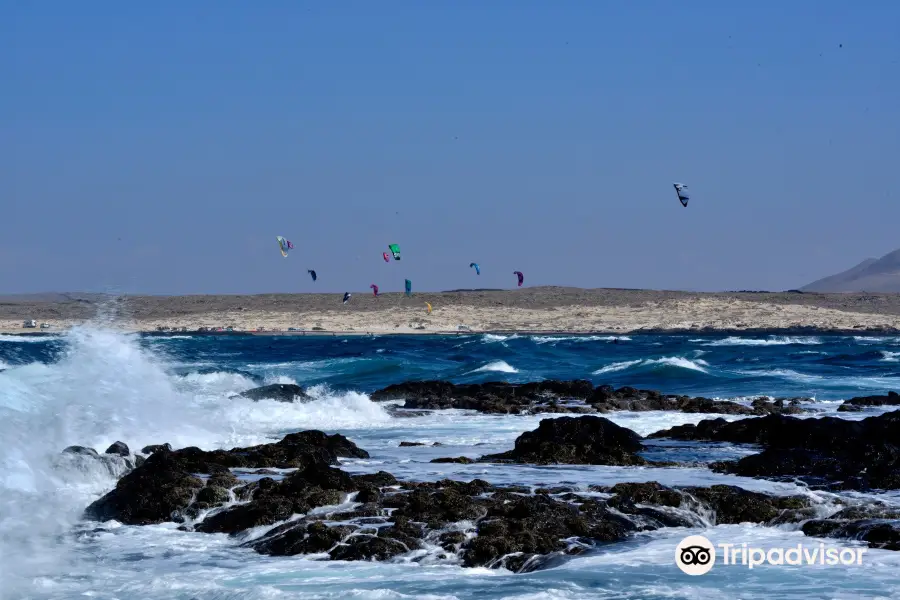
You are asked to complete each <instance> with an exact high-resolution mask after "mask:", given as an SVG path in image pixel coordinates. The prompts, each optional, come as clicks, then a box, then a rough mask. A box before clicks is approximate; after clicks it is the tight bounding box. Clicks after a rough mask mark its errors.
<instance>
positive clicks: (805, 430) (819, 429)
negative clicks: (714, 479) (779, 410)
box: [649, 413, 900, 490]
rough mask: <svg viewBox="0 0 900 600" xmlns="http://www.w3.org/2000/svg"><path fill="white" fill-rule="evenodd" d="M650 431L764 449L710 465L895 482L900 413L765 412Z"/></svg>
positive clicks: (809, 478) (855, 484) (833, 485)
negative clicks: (847, 416)
mask: <svg viewBox="0 0 900 600" xmlns="http://www.w3.org/2000/svg"><path fill="white" fill-rule="evenodd" d="M649 437H654V438H658V437H668V438H673V439H682V440H693V441H698V440H709V441H716V442H733V443H743V444H759V445H761V446H763V447H764V450H763V451H762V452H760V453H759V454H753V455H751V456H746V457H744V458H742V459H740V460H738V461H726V462H718V463H712V464H711V465H710V468H711V469H713V470H714V471H718V472H723V473H734V474H737V475H743V476H746V477H764V478H773V479H780V478H785V477H787V478H799V479H801V480H803V481H806V482H807V483H809V484H810V485H812V486H815V487H827V488H829V489H856V490H860V489H869V488H880V489H898V488H900V447H898V446H897V440H898V439H900V413H885V414H883V415H879V416H874V417H868V418H866V419H863V420H861V421H846V420H844V419H839V418H835V417H822V418H818V419H797V418H795V417H788V416H782V415H770V416H766V417H761V418H758V419H742V420H740V421H735V422H732V423H726V422H725V421H724V420H723V419H715V420H711V421H701V422H700V423H698V424H697V425H696V426H694V425H682V426H679V427H673V428H672V429H669V430H664V431H658V432H656V433H654V434H651V436H649Z"/></svg>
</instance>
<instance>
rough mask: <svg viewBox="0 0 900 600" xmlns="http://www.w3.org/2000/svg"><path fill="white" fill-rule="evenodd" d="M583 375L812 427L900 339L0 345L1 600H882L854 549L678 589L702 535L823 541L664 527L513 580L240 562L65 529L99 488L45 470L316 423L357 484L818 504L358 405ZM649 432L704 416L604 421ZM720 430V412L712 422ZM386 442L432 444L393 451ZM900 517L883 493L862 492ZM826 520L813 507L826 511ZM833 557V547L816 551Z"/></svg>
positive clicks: (889, 593) (725, 454)
mask: <svg viewBox="0 0 900 600" xmlns="http://www.w3.org/2000/svg"><path fill="white" fill-rule="evenodd" d="M546 378H562V379H569V378H586V379H590V380H592V381H593V382H595V383H598V384H599V383H609V384H611V385H614V386H621V385H632V386H636V387H646V388H654V389H660V390H663V391H665V392H669V393H685V394H691V395H704V396H708V397H718V398H723V399H724V398H730V399H737V400H739V401H741V402H747V401H749V399H750V398H752V397H755V396H758V395H769V396H803V397H808V398H812V399H814V400H815V402H812V403H810V404H809V406H811V407H812V408H815V409H816V410H817V411H820V414H835V415H840V416H842V417H844V418H853V419H858V418H862V417H864V416H867V415H868V414H876V413H877V412H878V410H873V411H868V412H867V413H863V414H860V413H836V412H835V410H836V408H837V405H838V404H839V401H840V400H841V399H844V398H848V397H851V396H853V395H864V394H870V393H878V392H884V391H886V390H892V389H896V390H900V385H898V384H900V338H893V337H880V338H875V337H871V338H870V337H783V336H754V337H733V336H638V335H632V336H629V337H621V338H619V339H618V342H616V341H615V339H614V338H612V337H606V336H593V337H565V336H496V335H466V336H448V337H435V336H409V337H401V336H396V337H392V336H372V337H346V338H341V337H326V336H322V337H254V336H240V337H191V336H189V335H188V336H178V337H172V338H140V337H138V336H125V335H121V334H115V333H112V332H109V331H104V330H101V329H92V328H84V329H78V330H76V331H74V332H72V333H70V334H68V335H66V336H64V337H61V338H28V339H22V338H19V337H15V336H0V598H2V599H3V600H5V599H6V598H74V597H82V596H84V595H87V596H90V597H93V598H123V599H126V598H127V599H130V598H154V599H155V598H185V599H188V598H223V599H225V598H228V599H231V598H282V597H288V598H294V597H297V598H379V599H394V598H517V599H537V598H564V599H575V598H690V599H694V598H698V597H707V596H710V595H715V596H716V597H719V596H723V595H724V596H727V597H741V598H860V597H863V598H866V597H879V598H897V597H900V575H898V573H900V570H898V567H900V553H895V552H888V551H878V550H869V551H868V552H867V554H866V556H865V562H864V565H863V566H861V567H855V568H848V567H840V566H837V567H834V566H817V567H790V566H782V567H772V566H770V567H766V568H757V569H754V570H752V571H750V570H747V569H746V568H738V567H723V568H718V567H717V568H715V569H713V571H712V572H711V573H709V574H708V575H705V576H702V577H689V576H687V575H684V574H682V573H681V571H679V570H678V569H677V568H676V567H675V565H674V561H673V555H674V548H675V545H676V544H677V543H678V541H680V540H681V539H682V538H683V537H685V536H686V535H690V534H693V533H702V534H704V535H706V536H707V537H708V538H709V539H711V540H712V541H713V542H714V543H721V542H728V541H736V542H738V543H740V542H750V543H753V544H756V545H760V546H763V547H773V546H790V545H796V544H797V542H798V541H799V542H804V543H809V544H812V543H818V542H819V541H820V540H818V539H814V538H805V537H804V536H803V534H802V533H800V532H798V531H797V528H796V526H789V527H784V528H765V527H757V526H753V527H751V526H737V525H729V526H716V527H711V528H698V529H665V530H662V531H658V532H651V533H645V534H641V535H638V536H636V537H635V538H634V539H633V540H631V541H629V542H627V543H623V544H616V545H612V546H608V547H605V548H604V549H602V550H598V551H595V552H592V553H589V554H586V555H582V556H579V557H576V558H573V559H571V560H569V561H567V562H564V563H563V564H561V565H559V566H556V567H554V568H551V569H548V570H545V571H539V572H535V573H529V574H519V575H517V574H512V573H509V572H507V571H503V570H488V569H464V568H462V567H460V566H458V565H456V564H452V563H449V562H446V561H444V562H441V561H437V560H433V559H430V558H428V557H426V558H425V559H423V560H418V561H416V560H413V559H412V557H406V558H404V559H400V560H396V561H394V562H391V563H387V564H385V563H339V562H320V561H314V560H309V559H305V558H303V557H289V558H273V557H264V556H260V555H257V554H256V553H254V552H253V551H251V550H246V549H240V548H237V547H236V546H237V544H236V542H235V541H234V540H232V539H230V538H228V537H227V536H225V535H209V534H202V533H185V532H179V531H176V530H175V527H174V525H159V526H149V527H129V526H120V527H107V528H105V529H104V530H103V531H100V532H94V533H91V532H90V528H87V529H85V527H84V525H83V524H79V522H78V518H79V514H80V512H81V510H82V509H83V508H84V506H86V504H87V503H89V502H90V501H91V500H93V499H94V498H96V497H98V496H99V495H101V494H103V493H105V492H106V491H108V490H109V489H111V487H112V486H113V485H114V481H115V480H114V477H113V474H111V473H110V472H108V470H105V469H101V468H98V467H97V465H95V464H94V463H91V462H83V463H72V464H66V465H62V466H56V467H54V466H53V465H54V464H55V463H58V453H59V451H60V450H61V449H62V448H64V447H65V446H67V445H70V444H84V445H90V446H93V447H95V448H97V449H98V450H100V451H102V450H103V449H104V448H105V447H106V446H107V445H109V444H110V443H112V442H113V441H115V440H122V441H124V442H126V443H128V444H129V446H131V447H132V448H133V449H139V448H141V447H142V446H143V445H145V444H150V443H161V442H164V441H168V442H171V443H172V444H173V445H174V446H176V447H179V446H186V445H197V446H200V447H203V448H214V447H233V446H240V445H247V444H253V443H263V442H269V441H273V440H277V439H280V437H281V436H283V435H284V434H285V433H287V432H291V431H297V430H302V429H310V428H316V429H321V430H324V431H326V432H328V433H332V432H340V433H343V434H344V435H346V436H347V437H349V438H350V439H351V440H353V441H354V442H356V443H357V444H358V445H359V446H360V447H362V448H364V449H366V450H368V451H369V453H370V454H371V458H369V459H366V460H347V461H345V463H344V468H345V469H347V470H350V471H353V472H365V471H374V470H379V469H384V470H387V471H390V472H392V473H394V474H395V475H396V476H397V477H399V478H410V479H418V480H424V479H432V480H433V479H440V478H443V477H453V478H462V479H470V478H474V477H480V478H482V479H486V480H488V481H490V482H492V483H498V484H502V483H516V484H525V485H559V484H564V483H569V484H571V485H576V486H581V487H585V486H587V485H588V484H593V483H598V484H612V483H616V482H619V481H648V480H657V481H660V482H662V483H666V484H677V485H681V484H694V485H709V484H712V483H731V484H736V485H740V486H742V487H745V488H747V489H753V490H760V491H769V492H774V493H797V492H802V493H810V494H812V495H813V497H815V498H816V499H817V500H821V501H822V502H823V506H825V505H827V502H828V500H829V495H828V494H824V493H819V492H817V493H812V492H806V491H805V490H804V489H803V488H799V487H797V486H796V485H794V484H789V483H774V482H767V481H761V480H753V479H746V478H740V477H734V476H723V475H716V474H713V473H711V472H709V471H708V470H706V469H704V468H699V467H698V468H679V469H662V468H618V467H594V466H558V467H556V466H549V467H533V466H527V465H518V466H501V465H486V464H475V465H460V464H430V463H429V462H428V461H429V460H431V459H432V458H436V457H438V456H472V457H475V456H479V455H482V454H486V453H490V452H499V451H502V450H507V449H509V448H510V447H511V446H512V443H513V440H514V439H515V438H516V436H518V435H519V434H521V433H522V432H524V431H527V430H529V429H533V428H534V427H536V426H537V423H538V422H539V420H540V418H541V417H539V416H493V415H491V416H488V415H478V414H473V413H468V412H465V411H436V412H433V413H430V414H428V415H426V416H419V417H414V418H397V417H394V416H391V414H390V413H389V412H388V411H386V410H385V407H384V406H383V405H379V404H376V403H373V402H371V401H370V400H369V399H368V396H367V394H368V393H369V392H371V391H373V390H375V389H377V388H380V387H383V386H385V385H387V384H390V383H397V382H401V381H406V380H410V379H449V380H452V381H457V382H476V381H488V380H507V381H534V380H539V379H546ZM274 382H297V383H300V384H302V385H304V386H310V387H311V388H312V393H313V394H314V395H315V397H316V398H317V399H316V400H315V401H314V402H311V403H308V404H296V405H293V404H281V403H276V402H252V401H249V400H246V399H241V398H237V397H235V396H234V394H236V393H238V392H241V391H243V390H246V389H249V388H251V387H255V386H256V385H259V384H260V383H274ZM608 416H609V418H611V419H612V420H613V421H615V422H617V423H619V424H621V425H623V426H626V427H629V428H631V429H634V430H635V431H637V432H638V433H641V434H647V433H650V432H653V431H656V430H658V429H661V428H665V427H671V426H672V425H675V424H681V423H688V422H697V421H699V420H701V419H703V418H710V417H712V416H715V415H697V414H690V415H688V414H681V413H668V412H650V413H617V414H612V415H608ZM726 418H729V419H733V418H736V417H726ZM402 440H408V441H421V442H432V441H438V442H441V443H442V444H443V446H440V447H435V448H431V447H417V448H399V447H398V444H399V442H400V441H402ZM752 451H753V450H752V449H749V448H741V447H734V446H731V445H728V444H719V445H712V446H710V445H707V446H704V447H698V446H696V445H693V444H686V443H680V444H678V443H656V444H653V445H651V447H650V449H649V450H648V453H647V455H648V456H649V457H654V458H672V459H676V460H688V459H690V460H700V461H707V460H719V459H723V458H725V459H727V458H734V457H739V456H742V455H745V454H747V453H749V452H752ZM878 498H879V499H881V500H884V501H887V502H890V503H892V504H900V494H896V493H889V494H882V495H879V496H878ZM823 510H825V509H824V508H823ZM828 543H829V544H832V545H849V542H839V541H828Z"/></svg>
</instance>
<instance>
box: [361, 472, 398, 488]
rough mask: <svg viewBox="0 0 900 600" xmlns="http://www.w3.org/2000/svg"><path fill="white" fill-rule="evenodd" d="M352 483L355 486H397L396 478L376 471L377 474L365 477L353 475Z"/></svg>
mask: <svg viewBox="0 0 900 600" xmlns="http://www.w3.org/2000/svg"><path fill="white" fill-rule="evenodd" d="M353 481H354V482H356V485H357V486H360V485H363V484H369V485H373V486H376V487H388V486H391V485H397V484H398V483H399V482H398V481H397V478H396V477H394V476H393V475H391V474H390V473H388V472H387V471H378V472H377V473H369V474H366V475H353Z"/></svg>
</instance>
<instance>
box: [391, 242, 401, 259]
mask: <svg viewBox="0 0 900 600" xmlns="http://www.w3.org/2000/svg"><path fill="white" fill-rule="evenodd" d="M388 249H389V250H390V251H391V254H393V255H394V260H400V246H398V245H397V244H389V245H388Z"/></svg>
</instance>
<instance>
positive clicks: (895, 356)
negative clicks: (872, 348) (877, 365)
mask: <svg viewBox="0 0 900 600" xmlns="http://www.w3.org/2000/svg"><path fill="white" fill-rule="evenodd" d="M881 356H882V358H881V360H882V361H884V362H898V361H900V352H888V351H887V350H882V351H881Z"/></svg>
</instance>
